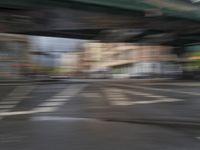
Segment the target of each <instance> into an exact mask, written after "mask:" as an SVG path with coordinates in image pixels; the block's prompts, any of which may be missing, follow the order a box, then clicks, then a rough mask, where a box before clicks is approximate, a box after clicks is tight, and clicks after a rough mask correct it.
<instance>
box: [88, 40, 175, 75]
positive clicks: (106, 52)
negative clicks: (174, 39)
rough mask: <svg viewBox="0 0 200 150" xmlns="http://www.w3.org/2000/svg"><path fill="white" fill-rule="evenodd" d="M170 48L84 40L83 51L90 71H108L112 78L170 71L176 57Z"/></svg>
mask: <svg viewBox="0 0 200 150" xmlns="http://www.w3.org/2000/svg"><path fill="white" fill-rule="evenodd" d="M171 50H172V48H171V47H167V46H159V45H136V44H132V43H98V42H97V43H87V45H86V46H85V53H87V59H89V61H88V62H89V66H90V67H89V70H90V72H91V73H92V72H100V71H107V72H109V74H111V75H112V76H113V77H117V76H127V77H140V76H149V75H164V74H166V75H167V74H173V73H175V72H176V71H177V66H175V64H173V62H174V61H175V60H176V59H177V57H176V55H174V54H172V53H171Z"/></svg>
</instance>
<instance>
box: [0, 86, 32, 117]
mask: <svg viewBox="0 0 200 150" xmlns="http://www.w3.org/2000/svg"><path fill="white" fill-rule="evenodd" d="M33 88H34V86H18V87H16V88H15V89H14V90H13V91H12V92H11V93H9V94H8V95H7V97H5V98H4V99H3V100H2V101H1V102H0V112H1V113H5V112H9V111H11V109H13V108H14V107H15V106H16V105H17V104H18V103H20V101H21V100H23V99H24V98H27V95H28V94H29V93H30V92H31V91H32V90H33Z"/></svg>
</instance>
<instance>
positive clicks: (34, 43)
mask: <svg viewBox="0 0 200 150" xmlns="http://www.w3.org/2000/svg"><path fill="white" fill-rule="evenodd" d="M29 41H30V46H31V51H42V52H46V53H49V54H51V55H52V56H53V59H52V58H49V57H46V56H39V57H38V56H32V60H33V61H34V62H39V63H42V64H46V65H59V64H60V63H61V62H60V60H61V59H60V58H61V56H62V54H63V53H64V52H69V51H75V50H78V48H79V47H80V46H81V45H82V44H83V43H84V42H86V41H85V40H78V39H68V38H55V37H43V36H29Z"/></svg>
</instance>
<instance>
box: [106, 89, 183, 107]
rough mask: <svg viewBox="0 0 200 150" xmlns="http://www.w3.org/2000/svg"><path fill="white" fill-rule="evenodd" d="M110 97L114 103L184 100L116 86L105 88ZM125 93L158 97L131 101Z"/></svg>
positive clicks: (128, 103) (124, 104)
mask: <svg viewBox="0 0 200 150" xmlns="http://www.w3.org/2000/svg"><path fill="white" fill-rule="evenodd" d="M104 92H105V93H106V95H107V96H108V98H109V99H110V100H111V101H110V103H111V104H112V105H123V106H128V105H138V104H154V103H169V102H179V101H183V100H182V99H175V98H169V97H166V96H162V95H153V94H151V93H145V92H136V91H130V90H124V89H116V88H107V89H105V90H104ZM124 93H128V94H132V95H139V96H143V97H148V98H156V100H145V101H130V100H129V99H128V98H127V97H126V96H125V95H124Z"/></svg>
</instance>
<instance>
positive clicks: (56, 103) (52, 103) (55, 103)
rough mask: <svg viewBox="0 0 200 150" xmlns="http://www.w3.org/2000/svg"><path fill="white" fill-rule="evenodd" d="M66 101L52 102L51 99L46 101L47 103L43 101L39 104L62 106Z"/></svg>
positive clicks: (41, 105)
mask: <svg viewBox="0 0 200 150" xmlns="http://www.w3.org/2000/svg"><path fill="white" fill-rule="evenodd" d="M64 103H65V102H52V101H51V102H50V101H48V102H45V103H42V104H40V105H39V106H40V107H44V106H61V105H63V104H64Z"/></svg>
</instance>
